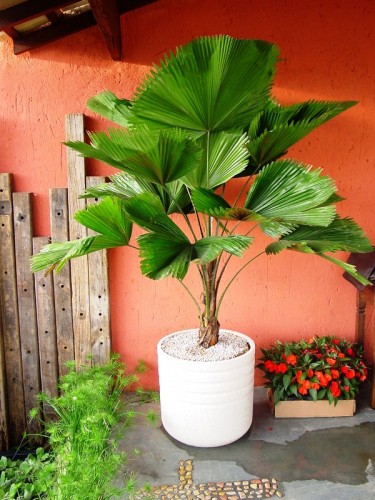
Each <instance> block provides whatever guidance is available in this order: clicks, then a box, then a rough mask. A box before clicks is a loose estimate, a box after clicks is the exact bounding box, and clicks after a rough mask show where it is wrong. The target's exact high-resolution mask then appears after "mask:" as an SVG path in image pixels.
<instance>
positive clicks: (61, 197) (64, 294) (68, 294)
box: [49, 188, 74, 377]
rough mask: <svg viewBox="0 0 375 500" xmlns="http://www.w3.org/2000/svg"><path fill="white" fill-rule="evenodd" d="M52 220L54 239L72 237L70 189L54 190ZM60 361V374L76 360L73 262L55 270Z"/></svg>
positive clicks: (51, 196) (51, 197) (54, 240)
mask: <svg viewBox="0 0 375 500" xmlns="http://www.w3.org/2000/svg"><path fill="white" fill-rule="evenodd" d="M49 197H50V220H51V239H52V241H53V242H57V241H67V240H69V216H68V190H67V189H66V188H57V189H51V190H50V193H49ZM53 281H54V287H53V291H54V298H55V315H56V339H57V360H58V373H59V376H60V377H61V375H65V374H66V373H67V368H66V366H65V363H66V362H67V361H72V360H74V333H73V313H72V289H71V281H70V264H69V263H68V264H67V265H66V266H64V267H63V269H62V270H61V271H60V272H59V273H58V274H56V273H55V272H54V273H53Z"/></svg>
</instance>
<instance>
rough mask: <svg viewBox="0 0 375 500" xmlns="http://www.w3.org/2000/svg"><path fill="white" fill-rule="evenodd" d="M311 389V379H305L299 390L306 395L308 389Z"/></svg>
mask: <svg viewBox="0 0 375 500" xmlns="http://www.w3.org/2000/svg"><path fill="white" fill-rule="evenodd" d="M309 389H311V383H310V381H309V380H304V381H303V382H302V384H301V385H300V386H299V388H298V392H299V393H300V394H302V395H306V394H307V392H308V390H309Z"/></svg>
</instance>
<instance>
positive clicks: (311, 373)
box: [307, 370, 314, 378]
mask: <svg viewBox="0 0 375 500" xmlns="http://www.w3.org/2000/svg"><path fill="white" fill-rule="evenodd" d="M307 376H308V377H309V378H312V377H313V376H314V371H313V370H308V371H307Z"/></svg>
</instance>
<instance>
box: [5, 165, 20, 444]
mask: <svg viewBox="0 0 375 500" xmlns="http://www.w3.org/2000/svg"><path fill="white" fill-rule="evenodd" d="M0 235H1V244H0V270H1V279H0V294H1V317H2V327H3V343H4V355H5V366H6V382H7V395H8V401H9V402H11V404H10V405H9V412H8V413H9V432H10V435H11V444H19V443H20V441H21V439H22V435H23V433H24V431H25V430H26V415H25V406H24V393H23V384H22V360H21V344H20V336H19V321H18V304H17V285H16V273H15V255H14V240H13V236H14V233H13V207H12V186H11V176H10V174H0Z"/></svg>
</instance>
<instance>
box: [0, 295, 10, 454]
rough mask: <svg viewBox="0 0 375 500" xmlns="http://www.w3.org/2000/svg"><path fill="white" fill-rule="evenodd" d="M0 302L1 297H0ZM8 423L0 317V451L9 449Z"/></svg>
mask: <svg viewBox="0 0 375 500" xmlns="http://www.w3.org/2000/svg"><path fill="white" fill-rule="evenodd" d="M0 302H1V296H0ZM9 439H10V436H9V423H8V401H7V383H6V372H5V356H4V343H3V327H2V322H1V315H0V450H7V449H8V448H9Z"/></svg>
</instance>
